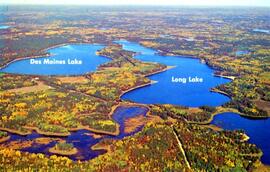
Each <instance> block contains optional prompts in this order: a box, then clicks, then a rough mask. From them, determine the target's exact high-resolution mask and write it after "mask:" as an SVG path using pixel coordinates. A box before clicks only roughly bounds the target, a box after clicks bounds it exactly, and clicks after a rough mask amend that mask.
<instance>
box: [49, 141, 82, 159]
mask: <svg viewBox="0 0 270 172" xmlns="http://www.w3.org/2000/svg"><path fill="white" fill-rule="evenodd" d="M49 152H50V153H54V154H58V155H64V156H68V155H74V154H76V153H77V152H78V150H77V149H76V148H75V147H74V145H73V144H72V143H66V142H59V143H57V144H56V145H55V146H54V147H52V148H50V149H49Z"/></svg>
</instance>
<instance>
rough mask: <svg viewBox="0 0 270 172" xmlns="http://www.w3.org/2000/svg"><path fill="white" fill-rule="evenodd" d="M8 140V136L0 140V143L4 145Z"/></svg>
mask: <svg viewBox="0 0 270 172" xmlns="http://www.w3.org/2000/svg"><path fill="white" fill-rule="evenodd" d="M9 139H10V136H6V137H2V138H0V143H4V142H5V141H8V140H9Z"/></svg>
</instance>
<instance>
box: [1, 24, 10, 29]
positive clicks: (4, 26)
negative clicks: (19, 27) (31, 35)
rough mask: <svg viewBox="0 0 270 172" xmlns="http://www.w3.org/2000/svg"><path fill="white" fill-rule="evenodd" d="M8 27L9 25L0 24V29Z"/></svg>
mask: <svg viewBox="0 0 270 172" xmlns="http://www.w3.org/2000/svg"><path fill="white" fill-rule="evenodd" d="M8 28H10V26H6V25H0V29H8Z"/></svg>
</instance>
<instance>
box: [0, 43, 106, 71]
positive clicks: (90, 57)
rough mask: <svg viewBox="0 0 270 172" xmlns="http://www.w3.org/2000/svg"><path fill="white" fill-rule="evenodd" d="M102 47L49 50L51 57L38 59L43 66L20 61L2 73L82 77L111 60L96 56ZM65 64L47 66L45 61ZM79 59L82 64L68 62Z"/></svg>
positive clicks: (71, 46)
mask: <svg viewBox="0 0 270 172" xmlns="http://www.w3.org/2000/svg"><path fill="white" fill-rule="evenodd" d="M103 47H104V46H102V45H93V44H70V45H65V46H61V47H57V48H53V49H50V50H48V52H49V53H51V56H50V57H42V58H36V59H35V60H38V61H40V63H41V64H36V63H32V64H31V60H30V59H24V60H19V61H15V62H13V63H11V64H10V65H8V66H7V67H6V68H4V69H2V70H0V71H1V72H7V73H17V74H29V75H81V74H85V73H88V72H93V71H96V69H97V67H98V66H99V65H100V64H103V63H106V62H108V61H109V60H110V59H108V58H106V57H103V56H98V55H96V52H97V50H100V49H102V48H103ZM46 59H48V60H53V59H55V60H56V61H61V62H63V61H64V62H65V64H63V63H62V64H45V63H44V60H46ZM74 59H77V61H81V62H82V64H69V63H68V60H70V61H72V60H74Z"/></svg>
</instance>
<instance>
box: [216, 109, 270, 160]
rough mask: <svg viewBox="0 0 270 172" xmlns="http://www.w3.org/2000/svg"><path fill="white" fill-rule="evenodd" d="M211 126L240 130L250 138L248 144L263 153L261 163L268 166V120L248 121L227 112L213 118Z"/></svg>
mask: <svg viewBox="0 0 270 172" xmlns="http://www.w3.org/2000/svg"><path fill="white" fill-rule="evenodd" d="M211 124H214V125H217V126H219V127H221V128H224V129H226V130H236V129H242V130H244V131H245V132H246V134H247V135H248V136H249V137H250V140H249V141H248V142H250V143H253V144H256V145H257V146H258V148H260V149H261V150H262V151H263V156H262V162H263V163H265V164H268V165H269V164H270V130H269V129H270V119H269V118H267V119H258V120H254V119H249V118H245V117H242V116H240V115H238V114H236V113H232V112H227V113H222V114H218V115H216V116H215V117H214V119H213V121H212V122H211Z"/></svg>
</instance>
